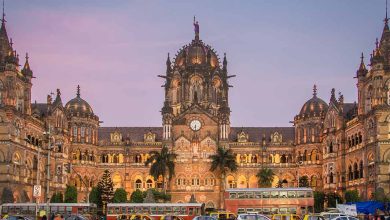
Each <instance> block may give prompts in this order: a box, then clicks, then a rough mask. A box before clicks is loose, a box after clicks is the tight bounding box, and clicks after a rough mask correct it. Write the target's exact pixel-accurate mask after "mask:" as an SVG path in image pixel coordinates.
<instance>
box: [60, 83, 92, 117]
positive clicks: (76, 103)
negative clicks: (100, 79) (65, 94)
mask: <svg viewBox="0 0 390 220" xmlns="http://www.w3.org/2000/svg"><path fill="white" fill-rule="evenodd" d="M65 109H66V111H67V112H69V113H73V114H79V115H80V116H81V115H93V110H92V108H91V106H90V105H89V104H88V102H86V101H85V100H84V99H82V98H81V97H80V86H77V96H76V98H74V99H72V100H70V101H69V102H68V103H66V105H65Z"/></svg>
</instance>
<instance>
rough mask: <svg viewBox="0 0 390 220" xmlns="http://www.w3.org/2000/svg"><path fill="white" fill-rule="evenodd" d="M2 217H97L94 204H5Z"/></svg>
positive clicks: (1, 207)
mask: <svg viewBox="0 0 390 220" xmlns="http://www.w3.org/2000/svg"><path fill="white" fill-rule="evenodd" d="M0 209H1V210H0V213H1V216H4V215H9V216H12V215H17V216H25V217H29V218H31V219H34V218H35V216H36V214H37V212H38V213H39V214H38V216H39V217H42V216H41V215H43V214H44V215H46V216H47V217H48V219H49V217H50V216H51V214H57V213H58V214H61V215H63V216H64V217H67V216H70V215H77V214H79V215H96V205H95V204H93V203H49V204H47V203H39V204H36V203H4V204H2V205H1V206H0Z"/></svg>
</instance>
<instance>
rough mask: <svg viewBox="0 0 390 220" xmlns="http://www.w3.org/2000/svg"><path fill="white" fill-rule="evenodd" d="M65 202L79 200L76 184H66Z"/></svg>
mask: <svg viewBox="0 0 390 220" xmlns="http://www.w3.org/2000/svg"><path fill="white" fill-rule="evenodd" d="M64 202H65V203H75V202H77V188H76V187H75V186H66V190H65V201H64Z"/></svg>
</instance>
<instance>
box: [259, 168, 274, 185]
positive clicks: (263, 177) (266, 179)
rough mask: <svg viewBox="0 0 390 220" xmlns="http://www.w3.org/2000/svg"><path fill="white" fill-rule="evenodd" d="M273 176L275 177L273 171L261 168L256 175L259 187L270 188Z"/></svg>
mask: <svg viewBox="0 0 390 220" xmlns="http://www.w3.org/2000/svg"><path fill="white" fill-rule="evenodd" d="M274 176H275V173H274V171H273V170H272V169H269V168H262V169H261V170H259V172H258V173H257V174H256V177H257V179H258V183H259V186H260V187H271V186H272V182H273V181H274Z"/></svg>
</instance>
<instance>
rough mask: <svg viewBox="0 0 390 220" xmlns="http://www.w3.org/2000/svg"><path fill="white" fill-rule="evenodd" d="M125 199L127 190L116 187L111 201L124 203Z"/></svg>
mask: <svg viewBox="0 0 390 220" xmlns="http://www.w3.org/2000/svg"><path fill="white" fill-rule="evenodd" d="M126 200H127V192H126V190H125V189H123V188H118V189H116V190H115V192H114V197H113V199H112V202H113V203H124V202H126Z"/></svg>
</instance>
